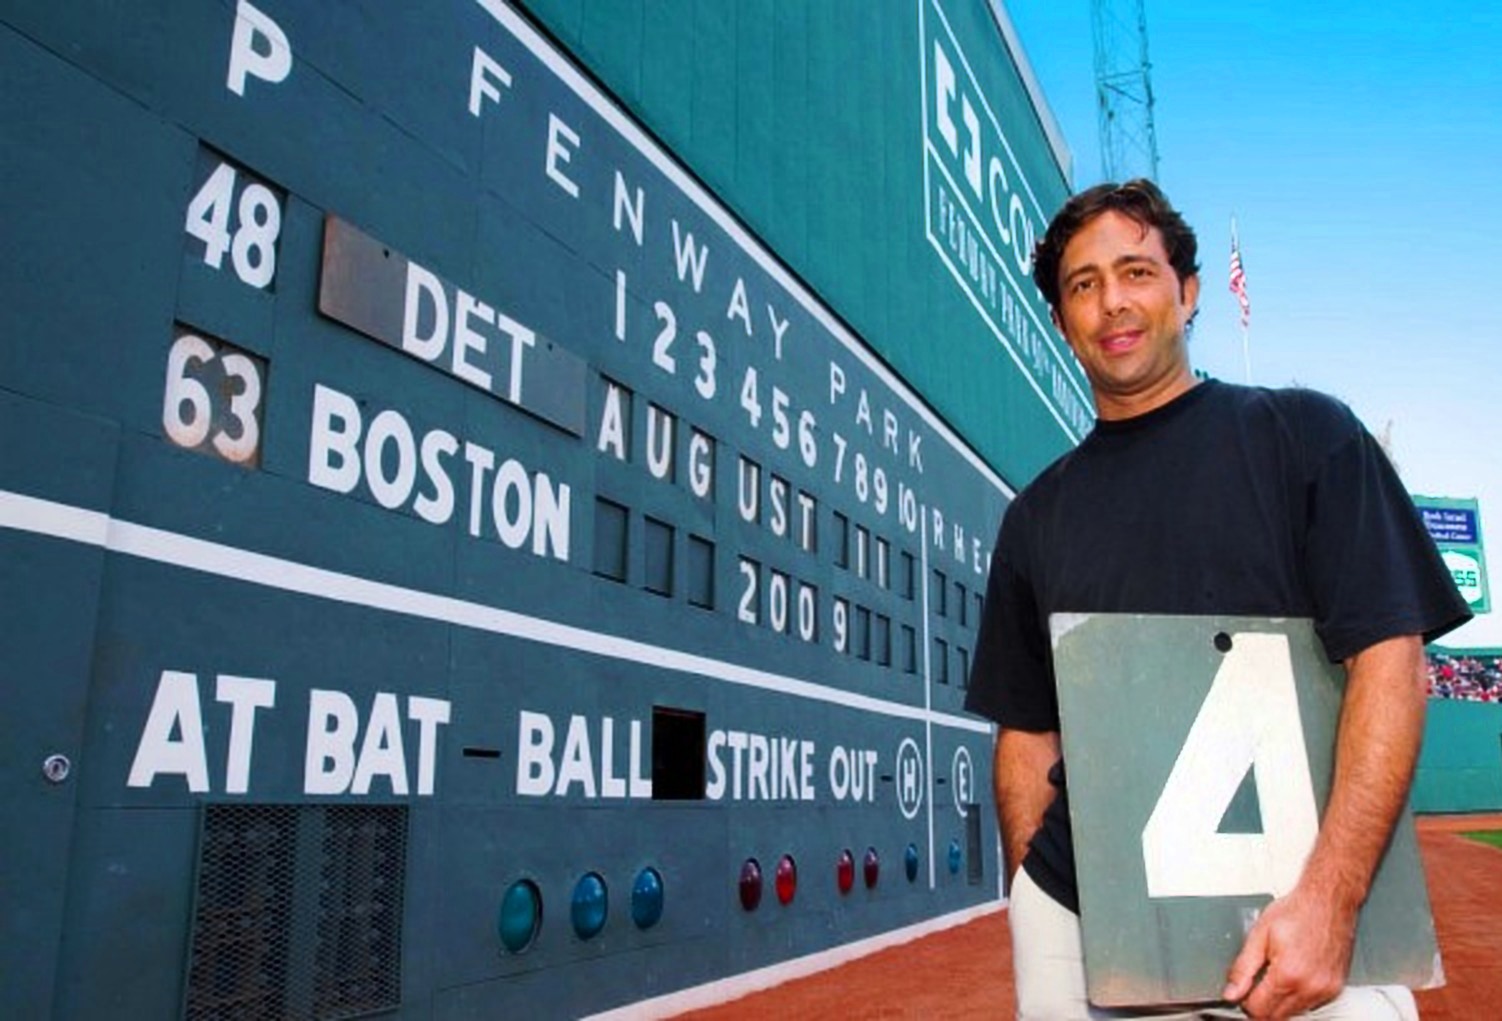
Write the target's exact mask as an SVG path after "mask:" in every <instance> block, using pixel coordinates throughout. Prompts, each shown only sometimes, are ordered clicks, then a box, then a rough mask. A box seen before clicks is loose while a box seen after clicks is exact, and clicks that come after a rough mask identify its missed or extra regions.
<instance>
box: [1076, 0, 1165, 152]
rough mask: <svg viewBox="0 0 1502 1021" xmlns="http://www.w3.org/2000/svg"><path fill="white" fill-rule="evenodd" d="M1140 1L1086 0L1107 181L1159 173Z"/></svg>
mask: <svg viewBox="0 0 1502 1021" xmlns="http://www.w3.org/2000/svg"><path fill="white" fill-rule="evenodd" d="M1143 3H1144V0H1090V13H1091V22H1092V26H1093V29H1094V35H1095V101H1096V110H1097V113H1098V115H1099V121H1100V161H1101V172H1102V173H1103V174H1104V175H1105V178H1106V180H1108V181H1124V180H1127V179H1129V178H1133V177H1146V178H1150V179H1152V180H1157V177H1158V136H1157V133H1156V132H1155V131H1154V129H1153V83H1152V77H1151V75H1150V74H1149V72H1150V71H1151V68H1152V64H1151V63H1150V62H1149V60H1148V57H1147V14H1146V12H1145V11H1144V9H1143Z"/></svg>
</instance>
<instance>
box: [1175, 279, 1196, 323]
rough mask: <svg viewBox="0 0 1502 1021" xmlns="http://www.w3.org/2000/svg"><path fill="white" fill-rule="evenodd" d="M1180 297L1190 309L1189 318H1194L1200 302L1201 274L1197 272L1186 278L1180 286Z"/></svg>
mask: <svg viewBox="0 0 1502 1021" xmlns="http://www.w3.org/2000/svg"><path fill="white" fill-rule="evenodd" d="M1179 297H1180V299H1181V300H1182V301H1183V303H1184V307H1185V308H1187V309H1189V318H1190V319H1193V318H1194V310H1195V309H1197V308H1198V307H1199V303H1200V275H1199V274H1198V273H1195V274H1193V275H1191V276H1187V277H1185V278H1184V283H1183V284H1182V285H1181V286H1180V287H1179Z"/></svg>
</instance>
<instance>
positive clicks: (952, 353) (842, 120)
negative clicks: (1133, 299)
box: [526, 0, 1093, 485]
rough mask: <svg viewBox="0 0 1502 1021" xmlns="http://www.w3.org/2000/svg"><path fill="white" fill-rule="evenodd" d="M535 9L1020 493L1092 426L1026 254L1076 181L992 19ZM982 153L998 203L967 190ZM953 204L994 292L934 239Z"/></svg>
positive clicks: (795, 1)
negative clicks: (1015, 226)
mask: <svg viewBox="0 0 1502 1021" xmlns="http://www.w3.org/2000/svg"><path fill="white" fill-rule="evenodd" d="M526 6H527V8H528V9H529V10H530V11H532V12H534V13H535V14H536V15H537V17H538V18H540V19H541V20H542V22H543V23H544V24H545V25H546V26H547V27H548V28H549V30H551V31H552V32H553V33H554V34H555V35H556V36H557V37H558V38H559V39H560V40H561V41H562V42H563V44H564V45H565V46H567V47H569V48H570V49H571V50H573V51H574V52H575V53H576V54H577V55H578V56H579V57H580V58H581V59H582V60H583V61H584V62H585V63H586V64H587V65H588V66H589V67H590V69H591V70H592V71H593V72H594V73H595V74H597V75H598V76H599V77H600V78H601V80H602V81H603V82H604V83H605V85H606V86H607V87H608V88H609V89H610V90H611V91H613V92H614V93H615V94H616V95H617V96H619V97H620V99H621V100H622V102H624V103H625V104H626V105H627V106H628V107H630V108H631V109H632V110H633V111H634V112H635V113H637V114H638V115H639V116H640V117H641V118H642V119H643V121H644V122H645V123H646V124H647V125H648V127H650V128H651V129H652V130H653V131H654V132H656V133H657V134H658V135H659V136H660V137H662V138H664V139H665V140H666V141H667V142H668V143H669V144H670V145H671V146H672V147H673V148H674V150H675V151H676V152H678V153H679V154H680V155H681V156H682V157H683V159H684V160H685V161H686V162H687V163H688V165H689V166H690V167H691V168H692V169H693V170H694V172H695V173H696V174H698V175H699V177H701V178H702V179H703V180H704V181H705V182H706V183H707V184H708V185H709V186H710V188H711V189H713V190H714V191H715V193H716V194H717V195H718V196H719V197H720V198H721V199H723V200H724V201H725V202H726V204H727V205H729V206H730V207H731V208H732V209H733V210H735V212H736V213H737V214H738V215H739V216H740V217H741V218H742V219H743V220H745V221H746V222H747V223H748V224H749V225H750V226H751V227H752V229H754V230H755V231H756V232H757V234H758V235H759V236H760V237H762V238H763V239H764V240H765V241H766V242H767V243H768V244H769V245H771V246H772V247H773V248H774V249H775V250H776V251H777V252H778V253H779V255H780V256H781V257H782V258H783V259H784V260H786V261H787V262H788V264H789V265H790V266H791V267H792V268H793V269H794V271H796V272H797V273H798V274H799V275H800V276H801V277H803V279H805V280H807V281H808V282H809V283H810V284H811V285H812V286H813V287H814V289H815V290H817V291H818V292H819V293H820V294H821V295H822V296H823V297H824V298H825V299H826V300H827V301H828V302H829V303H830V304H831V306H832V307H833V308H834V309H835V310H836V311H837V312H838V313H839V314H840V315H841V316H842V317H843V318H844V319H845V320H846V321H847V322H849V323H850V324H851V325H852V327H854V329H855V330H856V331H857V332H858V333H860V334H861V335H862V336H863V337H865V338H866V339H867V340H868V341H869V342H870V343H871V344H872V346H873V347H874V348H875V349H876V350H877V351H878V352H879V353H880V354H881V355H882V357H883V358H885V359H886V360H887V361H888V362H889V363H890V364H891V365H892V366H893V367H894V368H895V369H897V371H898V372H899V373H901V374H902V375H903V376H904V377H905V378H907V379H908V380H909V381H910V382H911V383H912V384H913V385H915V386H916V387H917V388H918V389H919V390H920V391H922V392H923V393H924V395H925V398H926V399H927V400H928V401H929V402H930V403H931V404H932V405H933V406H934V407H935V408H936V409H937V410H938V411H939V413H940V414H942V415H943V416H944V417H945V418H946V419H947V420H948V421H949V422H951V423H952V424H954V425H955V426H956V427H957V428H959V429H961V430H962V431H963V432H964V433H965V434H966V435H967V436H970V437H971V438H972V440H973V442H974V443H975V444H976V446H977V448H978V449H979V450H980V451H981V453H982V455H983V456H984V457H986V459H987V460H988V461H989V462H990V463H991V464H992V465H993V467H995V468H996V469H997V470H998V471H999V472H1000V473H1001V474H1002V476H1003V477H1005V478H1006V479H1008V480H1009V481H1010V482H1011V483H1012V484H1014V485H1021V484H1023V483H1025V482H1026V481H1027V480H1028V479H1030V478H1031V477H1032V476H1033V475H1034V474H1036V473H1037V471H1038V470H1039V469H1040V468H1042V467H1043V466H1044V465H1046V464H1047V463H1048V462H1049V461H1050V460H1052V459H1053V458H1054V457H1056V456H1057V455H1058V454H1059V453H1061V452H1062V451H1063V450H1065V449H1067V447H1068V446H1069V445H1071V444H1072V443H1073V442H1074V441H1076V440H1077V439H1078V438H1079V437H1080V436H1081V435H1082V434H1083V431H1084V430H1086V429H1088V427H1089V423H1090V421H1091V419H1092V416H1093V411H1092V409H1091V406H1090V399H1089V396H1088V389H1087V387H1086V386H1085V384H1084V380H1083V376H1082V374H1081V373H1080V372H1079V369H1078V367H1077V365H1076V364H1075V363H1074V361H1073V358H1072V356H1071V355H1070V354H1069V353H1068V350H1067V347H1066V346H1065V345H1064V344H1063V341H1062V340H1061V339H1060V338H1059V337H1058V336H1057V335H1056V334H1055V333H1054V331H1053V329H1052V326H1051V325H1049V318H1048V313H1047V309H1046V307H1045V306H1044V304H1043V302H1042V300H1041V298H1040V297H1039V295H1038V293H1037V289H1036V288H1035V287H1034V286H1033V284H1032V282H1031V279H1030V277H1029V276H1028V275H1027V269H1028V260H1027V259H1026V255H1027V251H1028V244H1026V243H1023V242H1022V240H1021V235H1019V240H1018V244H1017V246H1016V250H1015V251H1013V252H1012V253H1011V254H1008V250H1007V249H1008V246H1007V240H1008V238H1009V237H1010V235H1011V234H1012V231H1011V229H1010V228H1011V226H1012V223H1011V204H1010V203H1009V201H1008V198H1009V196H1010V195H1012V194H1015V195H1016V196H1017V198H1018V200H1019V203H1020V205H1019V209H1020V210H1021V212H1019V214H1018V216H1019V225H1020V226H1023V227H1024V228H1025V229H1024V231H1023V233H1025V234H1026V236H1027V237H1028V238H1032V237H1036V236H1040V235H1041V234H1042V231H1043V228H1044V227H1045V226H1046V224H1047V220H1048V217H1049V216H1051V215H1052V213H1053V211H1054V210H1055V209H1056V208H1057V207H1058V206H1059V205H1060V204H1061V203H1062V202H1063V200H1064V198H1065V197H1066V195H1067V193H1068V184H1067V181H1066V180H1065V177H1064V175H1063V173H1062V172H1061V171H1060V169H1059V166H1058V164H1057V162H1056V160H1055V157H1054V155H1053V152H1052V150H1051V149H1050V148H1049V146H1048V143H1047V140H1046V137H1045V135H1044V133H1043V130H1042V127H1041V124H1040V119H1039V116H1038V114H1037V113H1036V111H1035V110H1034V108H1033V105H1032V101H1031V99H1030V98H1029V96H1028V93H1027V90H1026V88H1025V86H1024V84H1023V82H1022V79H1021V76H1020V74H1019V72H1018V70H1017V67H1016V65H1015V63H1014V62H1013V60H1012V57H1011V55H1010V54H1009V52H1008V50H1007V48H1006V46H1005V44H1004V42H1003V40H1002V36H1001V33H1000V31H999V29H998V27H997V25H996V23H995V21H994V19H993V16H992V13H991V11H990V8H989V6H988V5H987V4H984V3H955V2H949V0H942V2H941V0H917V2H914V3H884V4H869V3H853V2H850V3H804V2H801V0H756V2H744V3H742V2H737V3H696V2H689V0H668V2H657V3H647V4H645V11H646V15H645V18H643V17H642V16H641V14H640V12H641V11H642V9H643V5H642V4H640V3H638V2H628V3H616V2H612V0H583V3H582V6H581V3H579V2H566V0H528V2H527V4H526ZM581 11H582V13H581ZM940 50H941V51H942V52H943V54H944V58H943V59H945V60H946V61H947V62H948V65H949V67H950V68H951V69H952V70H953V71H954V74H955V81H954V86H953V92H952V93H948V94H946V95H948V100H949V101H948V102H947V103H945V102H941V98H940V96H939V94H938V93H937V92H936V89H937V86H938V82H937V80H936V77H935V76H936V66H935V61H936V52H938V51H940ZM941 107H942V108H943V110H944V112H945V113H946V114H947V115H948V116H949V117H950V119H951V120H952V121H954V122H955V123H956V125H957V127H956V132H957V136H956V137H957V143H956V145H957V148H956V151H955V153H953V154H949V153H946V152H944V151H943V150H944V144H943V140H942V138H941V136H940V135H939V133H938V131H937V127H936V121H937V118H938V116H939V112H940V109H941ZM967 110H968V111H969V112H971V113H973V122H974V123H975V124H976V125H977V127H978V134H977V135H975V136H974V137H973V139H972V136H971V135H970V133H969V131H968V129H967V127H966V124H967V121H966V113H967ZM972 141H973V142H974V144H975V146H976V147H978V148H975V149H973V150H972ZM972 151H974V152H975V159H976V161H977V162H976V167H977V168H978V169H977V173H978V174H979V175H980V177H979V178H978V179H979V180H980V181H981V190H980V192H979V193H972V192H971V191H969V190H968V184H967V182H965V181H964V180H963V178H964V172H965V166H966V160H967V158H968V157H969V155H970V154H971V152H972ZM993 166H994V167H996V168H999V170H998V171H996V172H995V173H993ZM997 174H999V176H997ZM941 192H942V193H944V195H945V196H946V198H945V199H944V201H946V202H948V201H949V200H950V199H956V200H960V201H962V202H964V203H967V204H966V205H964V206H963V208H962V209H961V210H960V212H959V213H958V217H959V220H961V221H963V223H964V226H963V228H957V229H958V230H961V231H963V238H966V239H969V238H973V239H975V240H977V241H978V246H977V247H978V250H979V252H980V253H981V254H980V255H979V256H978V259H979V261H980V262H982V263H984V267H985V268H984V269H983V270H982V276H983V277H986V278H988V279H989V278H994V281H995V282H994V284H992V283H982V282H977V281H976V280H974V279H970V278H969V277H968V275H967V270H966V269H965V267H964V266H963V265H960V264H959V263H958V262H957V261H956V260H957V259H963V255H959V256H957V255H956V254H955V252H954V249H953V247H952V246H951V245H950V243H949V240H948V239H947V238H945V237H938V236H936V234H938V233H942V231H940V230H939V227H938V224H939V219H938V217H939V215H940V214H939V212H938V211H937V203H938V202H939V201H940V200H939V199H938V197H937V196H938V195H939V193H941ZM946 208H947V207H946ZM1004 235H1005V236H1004ZM958 243H959V245H960V247H961V248H963V247H964V246H965V241H964V240H960V241H958ZM988 245H989V246H991V248H993V249H994V251H988V250H987V246H988ZM1019 255H1020V256H1022V258H1019Z"/></svg>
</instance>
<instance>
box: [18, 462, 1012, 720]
mask: <svg viewBox="0 0 1502 1021" xmlns="http://www.w3.org/2000/svg"><path fill="white" fill-rule="evenodd" d="M0 528H10V529H15V530H17V531H23V532H32V533H36V534H39V535H48V536H52V537H54V538H58V539H67V540H71V541H73V542H78V543H83V544H86V545H90V546H99V547H102V548H104V549H107V550H109V551H110V552H113V553H121V554H124V555H126V556H133V557H140V558H141V559H143V560H151V561H154V562H156V563H161V564H170V565H171V566H174V567H181V568H184V569H186V570H190V571H201V572H203V573H205V574H213V575H218V576H219V577H223V578H232V579H234V580H236V581H244V582H249V583H251V584H253V585H260V586H262V587H264V588H269V589H278V590H280V591H283V592H292V593H296V594H297V595H303V596H308V597H310V598H314V599H327V600H332V601H334V602H340V603H350V604H352V605H355V606H363V607H367V608H369V609H373V610H385V611H387V612H390V613H399V614H402V615H404V616H408V617H417V618H421V619H424V620H432V621H437V622H439V623H444V624H455V625H458V626H460V627H467V628H473V629H474V630H476V631H484V632H487V633H489V634H495V635H505V636H508V637H512V638H522V639H526V640H528V641H533V642H539V643H541V644H544V645H554V646H558V647H559V648H565V649H571V650H574V651H577V652H588V653H593V654H595V655H598V656H606V657H609V658H611V659H620V660H626V661H628V662H632V663H641V664H644V665H647V666H651V667H656V668H661V669H665V670H673V671H678V672H681V673H689V674H696V675H700V676H704V677H711V678H714V679H715V680H719V681H724V682H726V683H728V684H737V685H741V686H743V687H748V688H756V689H760V690H763V691H772V692H777V693H778V694H782V695H789V696H792V697H794V698H802V699H808V700H810V701H814V702H826V703H829V704H830V705H837V706H841V707H843V708H847V709H857V710H861V711H863V712H869V713H876V714H878V715H882V716H892V717H896V718H898V719H907V720H914V721H918V722H924V721H927V722H930V723H933V724H936V725H938V726H943V727H953V728H956V729H958V730H968V731H973V732H975V733H981V734H985V733H989V732H990V730H991V725H990V724H989V723H986V722H983V721H981V720H975V719H970V718H967V717H964V716H957V715H954V714H951V713H941V712H932V711H929V710H925V709H924V708H923V707H921V706H913V705H904V704H903V703H901V702H892V701H888V700H886V699H880V698H872V697H870V696H869V695H861V694H858V693H855V692H850V691H845V690H842V689H840V688H833V687H829V686H827V685H823V684H815V683H813V682H812V681H805V680H800V679H799V678H796V677H789V676H787V675H785V674H776V673H772V672H771V671H767V670H758V669H756V668H754V667H748V666H743V665H741V664H739V663H731V662H728V661H726V660H722V659H713V658H711V657H708V656H700V655H697V654H695V653H691V652H684V651H682V650H679V649H671V648H667V647H664V646H660V645H650V644H648V643H646V642H638V641H635V640H634V639H630V638H622V637H621V636H619V635H612V634H607V633H605V632H601V631H590V630H586V629H585V628H580V627H574V626H573V625H570V624H561V623H559V622H557V621H552V620H546V619H544V618H542V617H534V616H531V615H529V614H524V613H517V612H515V611H513V610H503V609H501V608H499V607H496V606H489V605H486V604H484V603H477V602H472V601H470V600H466V599H456V598H454V597H452V596H443V595H438V594H437V593H433V592H424V591H421V590H419V589H412V588H404V587H402V586H400V585H392V584H388V583H386V582H381V581H374V580H372V579H369V578H361V577H359V576H357V575H353V574H345V573H343V572H340V571H330V570H326V569H324V568H321V567H313V566H310V565H308V564H302V563H298V562H296V561H294V560H285V559H283V558H281V557H274V556H268V555H267V554H264V553H254V552H251V551H250V550H245V549H240V548H238V547H235V546H226V545H224V544H223V543H217V542H209V541H208V540H205V539H195V538H193V537H192V536H187V535H181V534H179V533H177V532H168V531H164V530H162V529H159V528H152V527H150V526H149V525H141V524H136V523H134V522H130V521H122V520H120V519H118V518H112V517H109V516H108V515H105V514H102V513H100V512H98V511H90V510H85V509H83V508H80V507H74V506H71V505H68V504H62V503H55V502H53V501H51V500H40V499H37V498H35V497H31V496H25V495H23V494H21V493H14V492H10V491H7V490H0Z"/></svg>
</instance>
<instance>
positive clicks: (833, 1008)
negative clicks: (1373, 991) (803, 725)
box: [679, 814, 1502, 1021]
mask: <svg viewBox="0 0 1502 1021" xmlns="http://www.w3.org/2000/svg"><path fill="white" fill-rule="evenodd" d="M1488 829H1492V830H1499V829H1502V814H1494V815H1465V816H1425V817H1423V818H1421V819H1419V822H1418V833H1419V851H1420V853H1421V854H1422V856H1423V860H1424V872H1425V874H1426V875H1427V877H1428V881H1429V897H1430V900H1431V901H1432V903H1433V907H1434V920H1435V927H1436V929H1437V930H1438V932H1439V945H1440V954H1441V955H1442V957H1443V959H1444V965H1445V975H1446V979H1447V983H1446V985H1445V986H1444V987H1443V988H1441V989H1433V990H1428V991H1424V992H1420V993H1418V994H1417V996H1418V1002H1419V1012H1420V1014H1421V1016H1422V1017H1423V1018H1424V1021H1462V1019H1474V1018H1480V1017H1496V1016H1499V1015H1498V1013H1496V1012H1497V1011H1502V1007H1499V1006H1498V1005H1502V849H1498V848H1495V847H1488V846H1486V845H1484V844H1480V843H1477V842H1476V841H1473V840H1467V839H1466V838H1465V837H1462V836H1460V833H1461V832H1462V831H1465V830H1488ZM1011 974H1012V947H1011V939H1010V937H1009V935H1008V932H1007V916H1006V913H1005V912H998V913H996V914H994V915H988V916H986V917H985V918H982V919H980V920H979V921H976V922H971V923H970V924H969V925H963V926H958V927H956V928H953V929H948V930H946V931H944V932H940V933H936V934H934V935H932V936H926V937H923V938H922V939H917V940H914V941H913V942H911V943H907V944H904V945H902V946H898V947H891V948H889V949H886V950H883V951H881V952H880V953H876V954H872V955H871V956H869V957H865V958H862V959H861V960H859V961H855V962H852V963H850V964H846V965H843V966H841V967H839V968H834V969H831V970H830V971H826V972H822V973H820V974H818V975H812V976H809V977H808V978H802V979H797V980H794V981H792V982H788V983H786V984H785V985H781V986H778V987H777V988H775V989H769V990H767V991H765V992H760V993H754V994H752V995H750V996H747V997H744V998H742V999H739V1000H736V1001H734V1002H732V1003H727V1004H724V1005H722V1006H718V1007H712V1008H709V1009H707V1010H698V1011H692V1012H690V1013H687V1014H682V1015H679V1017H680V1019H682V1021H753V1019H756V1021H760V1019H762V1018H768V1017H781V1018H826V1017H839V1018H847V1019H888V1018H892V1019H896V1018H904V1019H905V1018H912V1019H920V1018H922V1019H927V1018H945V1019H964V1018H973V1019H980V1018H988V1019H997V1018H1010V1017H1011V1016H1012V978H1011Z"/></svg>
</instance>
